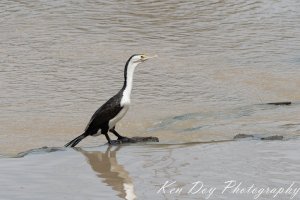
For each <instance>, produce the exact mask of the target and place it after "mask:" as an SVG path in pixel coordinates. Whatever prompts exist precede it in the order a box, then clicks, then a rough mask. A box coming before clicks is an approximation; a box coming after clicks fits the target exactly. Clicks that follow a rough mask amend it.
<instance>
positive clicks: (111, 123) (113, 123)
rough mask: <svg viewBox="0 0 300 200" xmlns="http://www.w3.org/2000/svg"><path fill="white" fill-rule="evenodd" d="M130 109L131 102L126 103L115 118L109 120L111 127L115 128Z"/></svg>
mask: <svg viewBox="0 0 300 200" xmlns="http://www.w3.org/2000/svg"><path fill="white" fill-rule="evenodd" d="M128 109H129V104H124V106H123V108H122V110H121V111H120V112H119V113H118V114H117V115H116V116H115V117H114V118H112V119H111V120H109V123H108V126H109V129H111V128H113V127H114V126H115V125H116V124H117V122H118V121H120V120H121V119H122V118H123V117H124V115H125V114H126V113H127V111H128Z"/></svg>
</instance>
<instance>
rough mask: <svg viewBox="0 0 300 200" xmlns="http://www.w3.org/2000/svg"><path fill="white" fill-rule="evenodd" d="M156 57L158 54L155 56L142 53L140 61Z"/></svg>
mask: <svg viewBox="0 0 300 200" xmlns="http://www.w3.org/2000/svg"><path fill="white" fill-rule="evenodd" d="M156 57H158V56H157V55H154V56H147V55H143V56H142V58H141V61H142V62H145V61H146V60H148V59H151V58H156Z"/></svg>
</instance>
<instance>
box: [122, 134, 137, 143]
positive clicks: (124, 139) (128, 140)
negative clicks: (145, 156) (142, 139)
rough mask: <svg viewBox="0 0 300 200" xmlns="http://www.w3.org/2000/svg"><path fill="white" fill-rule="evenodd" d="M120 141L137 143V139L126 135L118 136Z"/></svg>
mask: <svg viewBox="0 0 300 200" xmlns="http://www.w3.org/2000/svg"><path fill="white" fill-rule="evenodd" d="M118 141H121V142H122V143H135V140H133V139H131V138H128V137H124V136H121V137H118Z"/></svg>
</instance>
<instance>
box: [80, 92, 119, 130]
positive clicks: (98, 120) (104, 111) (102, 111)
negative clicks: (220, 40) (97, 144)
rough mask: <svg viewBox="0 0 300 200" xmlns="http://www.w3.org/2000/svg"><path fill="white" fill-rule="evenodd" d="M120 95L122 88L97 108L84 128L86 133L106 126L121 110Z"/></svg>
mask: <svg viewBox="0 0 300 200" xmlns="http://www.w3.org/2000/svg"><path fill="white" fill-rule="evenodd" d="M122 96H123V89H122V90H120V92H118V93H117V94H116V95H115V96H113V97H112V98H110V99H109V100H108V101H107V102H106V103H104V104H103V105H102V106H101V107H100V108H98V110H97V111H96V112H95V113H94V114H93V116H92V117H91V119H90V122H89V123H88V125H87V127H86V129H85V133H86V134H87V135H93V134H96V133H97V132H98V130H99V129H102V128H108V123H109V120H111V119H113V118H114V117H115V116H116V115H117V114H118V113H119V112H120V111H121V110H122V107H121V100H122Z"/></svg>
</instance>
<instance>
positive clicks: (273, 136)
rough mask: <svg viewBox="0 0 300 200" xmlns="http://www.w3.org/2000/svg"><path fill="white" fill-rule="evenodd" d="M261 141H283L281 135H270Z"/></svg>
mask: <svg viewBox="0 0 300 200" xmlns="http://www.w3.org/2000/svg"><path fill="white" fill-rule="evenodd" d="M261 140H283V136H282V135H272V136H268V137H262V138H261Z"/></svg>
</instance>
